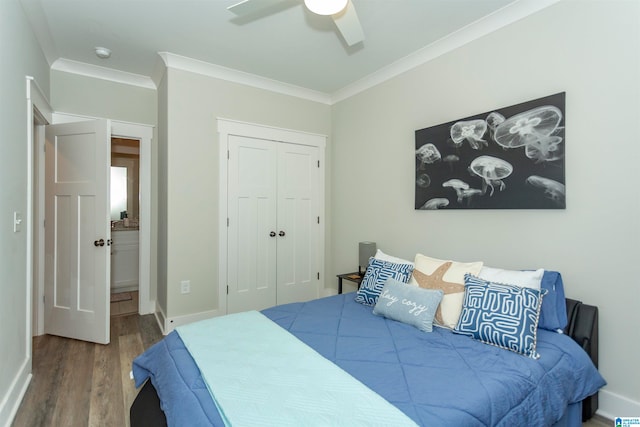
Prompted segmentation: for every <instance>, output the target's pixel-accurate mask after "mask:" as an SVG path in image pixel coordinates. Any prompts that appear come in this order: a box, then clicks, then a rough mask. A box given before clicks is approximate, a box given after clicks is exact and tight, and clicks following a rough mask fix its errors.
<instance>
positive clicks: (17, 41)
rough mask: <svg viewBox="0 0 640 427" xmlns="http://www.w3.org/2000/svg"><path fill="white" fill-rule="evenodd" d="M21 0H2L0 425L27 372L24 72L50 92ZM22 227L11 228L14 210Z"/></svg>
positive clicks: (46, 68)
mask: <svg viewBox="0 0 640 427" xmlns="http://www.w3.org/2000/svg"><path fill="white" fill-rule="evenodd" d="M30 28H31V27H30V26H29V23H28V21H27V20H26V17H25V15H24V12H23V10H22V7H21V6H20V3H19V2H18V1H17V0H2V1H0V52H2V54H3V58H4V59H3V61H2V66H1V67H0V130H2V138H1V139H0V153H1V154H0V272H1V273H0V295H2V297H1V298H0V313H1V316H2V321H1V322H0V343H1V344H0V345H1V347H0V358H1V359H2V362H1V363H0V426H4V425H7V424H8V423H9V422H10V420H11V419H12V418H13V414H14V412H15V410H16V409H17V406H16V405H17V404H18V403H19V398H20V397H21V396H20V393H22V392H24V389H23V388H24V387H25V386H26V384H27V383H26V381H27V380H28V376H29V375H30V373H31V354H30V348H31V347H30V345H31V344H30V342H31V341H30V340H31V338H30V337H31V331H30V329H29V325H30V312H29V310H28V308H27V307H28V306H29V305H30V303H31V301H29V300H28V287H29V286H28V285H29V284H28V283H27V231H26V230H27V224H26V218H27V179H28V177H27V99H26V79H25V77H26V76H27V75H30V76H33V77H35V79H36V81H37V83H38V85H39V86H40V87H41V88H42V90H43V91H44V93H45V95H48V93H49V66H48V65H47V63H46V61H45V58H44V55H43V54H42V51H41V50H40V48H39V46H38V44H37V41H36V39H35V36H34V35H33V33H32V32H31V30H30ZM14 211H18V212H21V213H22V216H23V218H24V219H25V223H23V228H22V231H21V232H19V233H14V232H13V212H14Z"/></svg>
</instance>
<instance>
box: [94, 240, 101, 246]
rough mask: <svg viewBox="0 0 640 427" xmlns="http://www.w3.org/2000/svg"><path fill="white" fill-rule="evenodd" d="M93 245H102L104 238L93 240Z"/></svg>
mask: <svg viewBox="0 0 640 427" xmlns="http://www.w3.org/2000/svg"><path fill="white" fill-rule="evenodd" d="M93 245H94V246H104V239H100V240H96V241H94V242H93Z"/></svg>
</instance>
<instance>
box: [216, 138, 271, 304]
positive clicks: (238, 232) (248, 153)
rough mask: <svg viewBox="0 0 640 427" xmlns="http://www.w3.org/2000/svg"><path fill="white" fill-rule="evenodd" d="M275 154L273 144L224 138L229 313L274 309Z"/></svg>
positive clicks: (253, 139)
mask: <svg viewBox="0 0 640 427" xmlns="http://www.w3.org/2000/svg"><path fill="white" fill-rule="evenodd" d="M277 154H278V150H277V144H276V143H275V142H273V141H265V140H261V139H255V138H248V137H239V136H232V137H230V138H229V163H228V164H229V168H228V217H229V227H228V241H227V244H228V248H227V249H228V265H227V282H228V283H227V285H228V286H229V289H228V297H227V304H228V312H229V313H236V312H240V311H246V310H261V309H263V308H267V307H271V306H273V305H275V304H276V291H277V287H276V277H277V275H276V268H277V260H276V255H277V251H276V245H277V239H276V237H274V236H271V235H270V233H271V232H272V231H275V228H276V212H277V211H276V209H277V171H276V167H277Z"/></svg>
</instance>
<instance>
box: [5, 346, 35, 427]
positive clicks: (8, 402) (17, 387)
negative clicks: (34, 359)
mask: <svg viewBox="0 0 640 427" xmlns="http://www.w3.org/2000/svg"><path fill="white" fill-rule="evenodd" d="M30 371H31V359H30V358H26V359H25V360H24V362H23V363H22V366H21V367H20V370H19V371H18V374H17V375H16V376H15V378H14V379H13V381H12V382H11V386H10V387H9V390H8V391H7V393H6V394H5V396H4V397H3V398H2V403H0V426H4V427H10V426H11V423H12V422H13V419H14V418H15V416H16V414H17V413H18V408H19V407H20V403H22V399H23V398H24V395H25V393H26V392H27V388H28V387H29V383H30V382H31V378H32V374H31V372H30Z"/></svg>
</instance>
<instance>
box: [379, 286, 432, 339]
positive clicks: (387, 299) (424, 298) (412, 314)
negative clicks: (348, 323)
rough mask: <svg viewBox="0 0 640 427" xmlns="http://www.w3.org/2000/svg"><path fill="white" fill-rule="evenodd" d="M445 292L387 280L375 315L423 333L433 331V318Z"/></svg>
mask: <svg viewBox="0 0 640 427" xmlns="http://www.w3.org/2000/svg"><path fill="white" fill-rule="evenodd" d="M443 295H444V292H443V291H442V290H441V289H437V290H432V289H422V288H419V287H417V286H411V285H407V284H406V283H402V282H398V281H397V280H394V279H387V281H386V282H385V285H384V287H383V288H382V292H381V293H380V297H379V298H378V302H377V303H376V306H375V307H373V314H377V315H378V316H384V317H386V318H387V319H392V320H397V321H398V322H402V323H406V324H408V325H411V326H415V327H416V328H418V329H420V330H421V331H423V332H431V331H432V330H433V318H434V317H435V315H436V309H437V308H438V304H440V300H442V296H443Z"/></svg>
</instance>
